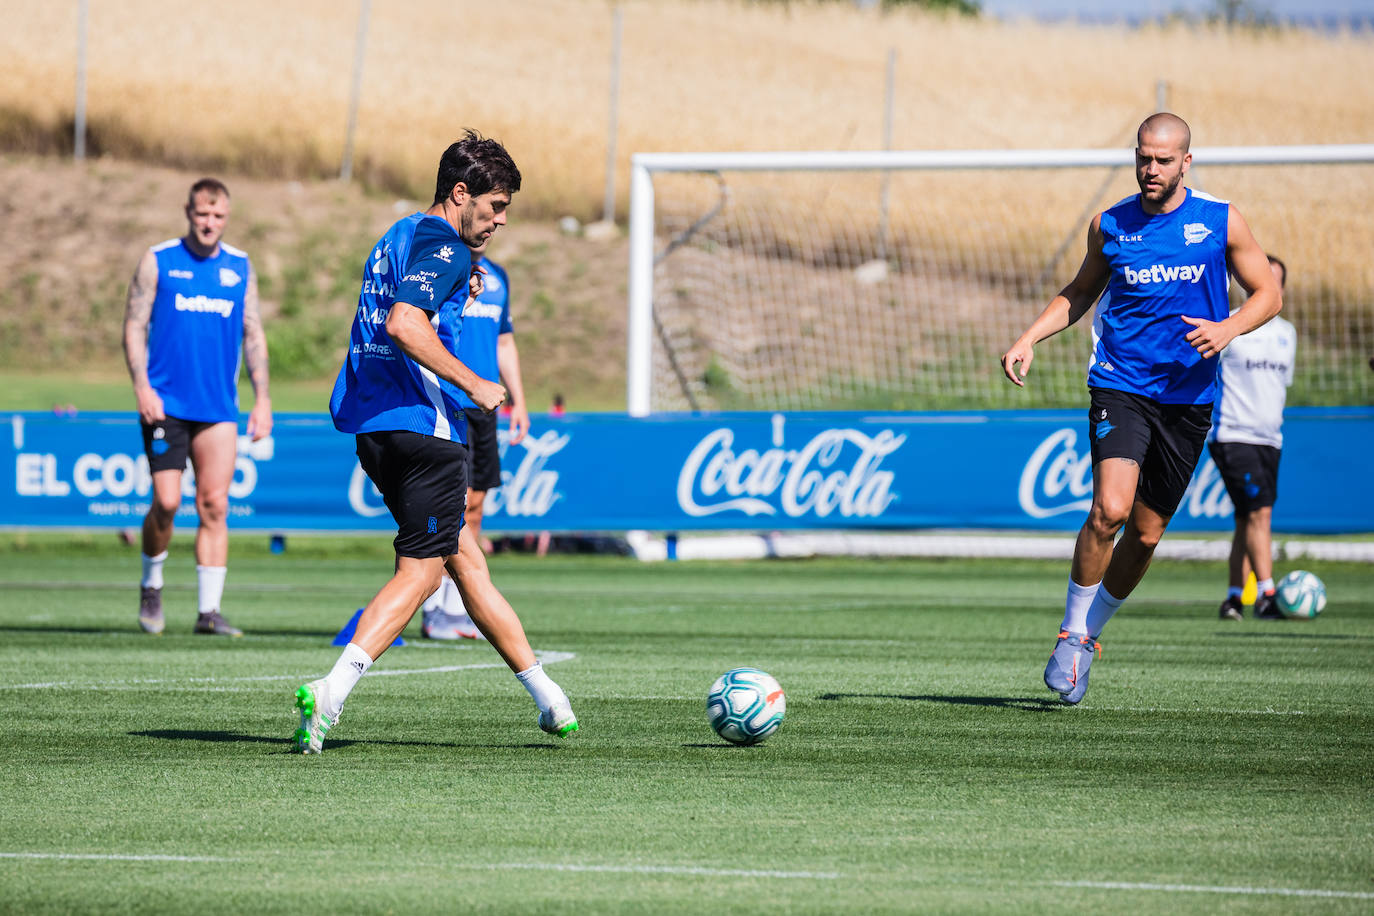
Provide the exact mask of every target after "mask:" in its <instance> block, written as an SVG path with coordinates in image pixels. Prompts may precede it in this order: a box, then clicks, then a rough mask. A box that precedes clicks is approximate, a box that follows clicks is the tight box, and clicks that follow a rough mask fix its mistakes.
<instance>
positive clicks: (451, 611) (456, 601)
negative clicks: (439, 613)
mask: <svg viewBox="0 0 1374 916" xmlns="http://www.w3.org/2000/svg"><path fill="white" fill-rule="evenodd" d="M439 598H440V599H441V600H442V602H443V603H442V604H441V605H440V606H441V607H442V608H443V609H444V613H445V614H447V615H449V616H450V617H462V616H464V615H465V614H467V612H468V609H467V608H466V607H465V606H464V605H463V595H462V593H461V592H459V591H458V586H457V585H456V584H455V583H454V581H453V579H452V578H450V577H448V576H444V585H443V587H442V588H440V589H439Z"/></svg>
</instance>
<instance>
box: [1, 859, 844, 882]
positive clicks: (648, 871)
mask: <svg viewBox="0 0 1374 916" xmlns="http://www.w3.org/2000/svg"><path fill="white" fill-rule="evenodd" d="M0 859H57V860H80V861H97V862H244V861H247V860H246V859H241V858H226V857H221V856H172V855H120V854H118V853H104V854H89V853H68V852H0ZM444 867H445V868H463V869H467V870H470V871H574V872H608V873H619V874H635V875H703V876H706V877H712V878H813V879H820V880H833V879H835V878H840V877H843V876H842V875H841V874H839V873H838V872H824V871H822V872H815V871H766V870H758V869H749V868H705V867H700V866H693V865H567V864H561V863H558V862H495V863H491V864H486V865H482V864H470V863H464V864H455V863H446V864H445V865H444Z"/></svg>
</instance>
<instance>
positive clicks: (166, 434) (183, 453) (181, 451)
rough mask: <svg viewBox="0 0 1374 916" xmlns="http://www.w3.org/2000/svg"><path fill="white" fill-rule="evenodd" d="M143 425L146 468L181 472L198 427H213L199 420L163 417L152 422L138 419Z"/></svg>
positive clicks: (184, 468) (198, 431)
mask: <svg viewBox="0 0 1374 916" xmlns="http://www.w3.org/2000/svg"><path fill="white" fill-rule="evenodd" d="M140 425H141V426H142V427H143V452H144V454H146V455H147V456H148V470H149V471H151V472H154V473H156V472H157V471H184V470H186V459H187V458H188V457H189V456H190V454H191V440H192V439H194V438H195V437H196V436H197V435H198V434H199V433H200V432H201V430H205V429H209V428H210V427H211V426H215V425H216V424H214V423H205V422H202V421H200V420H182V419H180V418H178V417H167V418H166V419H164V420H161V421H159V422H157V423H155V424H153V425H151V426H150V425H148V424H147V423H143V422H142V421H140Z"/></svg>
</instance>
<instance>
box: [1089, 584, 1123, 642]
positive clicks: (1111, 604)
mask: <svg viewBox="0 0 1374 916" xmlns="http://www.w3.org/2000/svg"><path fill="white" fill-rule="evenodd" d="M1125 600H1126V599H1125V598H1113V597H1112V595H1111V593H1110V592H1108V591H1107V590H1106V589H1105V588H1102V587H1101V586H1098V589H1097V594H1096V595H1094V596H1093V603H1092V606H1091V607H1089V608H1088V635H1089V636H1091V637H1092V638H1093V639H1096V638H1097V637H1099V636H1101V635H1102V628H1103V627H1105V626H1106V625H1107V621H1108V620H1111V619H1112V615H1113V614H1115V613H1116V612H1117V611H1118V610H1120V609H1121V603H1122V602H1123V601H1125Z"/></svg>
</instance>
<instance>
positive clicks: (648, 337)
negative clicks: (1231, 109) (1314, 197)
mask: <svg viewBox="0 0 1374 916" xmlns="http://www.w3.org/2000/svg"><path fill="white" fill-rule="evenodd" d="M1192 153H1193V161H1194V162H1195V163H1196V164H1198V165H1201V166H1207V165H1314V164H1338V163H1374V144H1370V143H1335V144H1306V145H1293V146H1213V147H1197V148H1195V149H1193V150H1192ZM1134 162H1135V154H1134V150H1133V149H1130V148H1125V149H1122V148H1109V149H1029V150H1006V149H999V150H989V149H983V150H886V151H884V150H870V151H829V152H827V151H811V152H807V151H779V152H736V153H729V152H707V153H703V152H697V153H635V154H634V155H633V156H631V159H630V252H629V260H630V263H629V281H628V282H629V296H628V315H627V334H626V358H625V368H626V373H625V375H626V381H625V387H626V392H625V407H626V413H628V414H629V415H630V416H634V417H644V416H648V415H650V414H651V413H652V412H653V392H652V384H653V333H654V332H653V324H654V318H653V314H654V304H653V287H654V219H655V209H654V175H655V174H658V173H664V172H702V173H721V172H797V171H817V172H820V171H850V172H855V171H874V172H884V171H905V170H916V171H938V170H945V171H951V170H976V169H1037V168H1093V167H1122V166H1133V165H1134Z"/></svg>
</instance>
